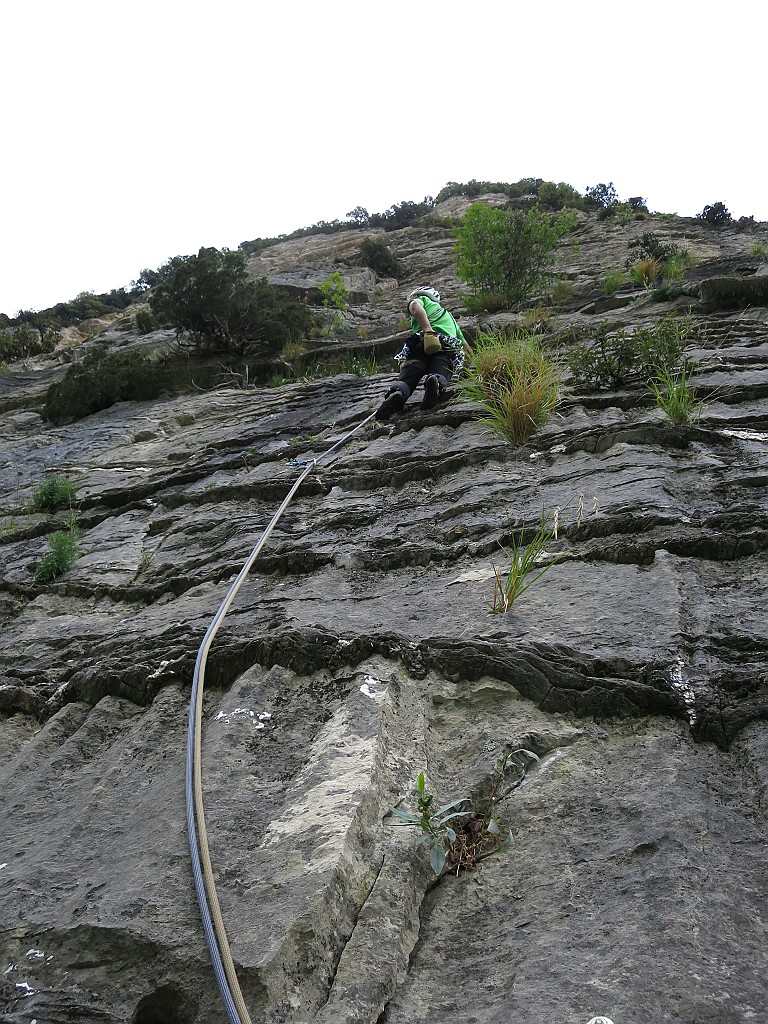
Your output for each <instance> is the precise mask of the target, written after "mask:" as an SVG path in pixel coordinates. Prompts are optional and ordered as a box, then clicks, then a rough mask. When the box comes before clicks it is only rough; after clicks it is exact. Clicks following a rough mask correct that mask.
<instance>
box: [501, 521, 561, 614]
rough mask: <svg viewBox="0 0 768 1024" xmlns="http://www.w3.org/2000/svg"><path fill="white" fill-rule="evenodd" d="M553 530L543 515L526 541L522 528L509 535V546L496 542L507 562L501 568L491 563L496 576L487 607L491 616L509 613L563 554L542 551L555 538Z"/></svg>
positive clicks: (554, 529) (554, 526) (553, 525)
mask: <svg viewBox="0 0 768 1024" xmlns="http://www.w3.org/2000/svg"><path fill="white" fill-rule="evenodd" d="M556 530H557V526H556V525H555V524H552V525H550V524H549V523H548V522H547V520H546V519H545V517H544V516H542V518H541V525H540V526H539V528H538V530H537V532H536V534H535V535H534V537H533V538H532V539H531V540H530V541H528V543H526V542H525V530H524V529H521V530H520V532H519V533H517V534H515V533H513V534H512V539H511V546H510V547H504V546H503V545H499V546H500V547H501V550H502V551H503V553H504V555H505V557H506V559H507V565H506V567H505V568H504V569H499V568H497V566H496V565H494V566H493V573H494V577H495V579H494V587H493V597H492V599H491V604H490V609H491V611H492V612H493V613H494V615H501V614H503V613H504V612H508V611H509V609H510V608H511V607H512V605H513V604H514V603H515V601H517V600H519V598H521V597H522V596H523V594H524V593H525V592H526V590H528V589H529V587H532V586H533V584H534V583H535V582H536V581H537V580H539V579H541V577H542V576H543V575H544V573H545V572H547V571H548V570H549V569H551V568H552V566H553V565H555V564H556V563H557V562H559V561H560V560H561V559H562V558H563V557H564V555H563V553H560V554H557V555H555V556H554V557H552V558H548V556H547V552H546V550H545V548H546V545H547V544H548V543H549V542H550V541H551V540H552V539H554V538H555V536H556Z"/></svg>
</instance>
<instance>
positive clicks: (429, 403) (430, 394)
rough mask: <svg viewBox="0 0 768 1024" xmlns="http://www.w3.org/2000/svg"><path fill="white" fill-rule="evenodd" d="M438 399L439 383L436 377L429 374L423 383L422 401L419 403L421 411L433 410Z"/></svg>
mask: <svg viewBox="0 0 768 1024" xmlns="http://www.w3.org/2000/svg"><path fill="white" fill-rule="evenodd" d="M439 397H440V381H439V380H438V379H437V375H436V374H434V373H431V374H430V375H429V377H427V379H426V380H425V381H424V399H423V401H422V403H421V408H422V409H434V407H435V406H436V405H437V400H438V398H439Z"/></svg>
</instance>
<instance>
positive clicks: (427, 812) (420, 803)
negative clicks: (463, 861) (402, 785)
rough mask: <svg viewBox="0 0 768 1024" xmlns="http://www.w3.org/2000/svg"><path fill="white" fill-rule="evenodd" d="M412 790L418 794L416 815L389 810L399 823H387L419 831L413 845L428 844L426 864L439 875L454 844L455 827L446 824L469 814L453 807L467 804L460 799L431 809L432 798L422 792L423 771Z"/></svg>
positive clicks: (465, 799) (424, 787) (423, 783)
mask: <svg viewBox="0 0 768 1024" xmlns="http://www.w3.org/2000/svg"><path fill="white" fill-rule="evenodd" d="M416 790H417V792H418V800H417V808H418V814H410V813H409V812H407V811H401V810H400V809H399V808H398V807H390V812H391V813H392V814H394V815H395V816H396V817H398V818H400V819H401V820H400V821H393V822H392V823H391V824H392V825H400V826H402V827H403V828H405V827H409V826H410V827H411V828H418V829H420V831H421V835H420V836H419V838H418V839H417V840H416V843H415V845H416V847H420V846H423V845H425V844H427V843H428V844H429V863H430V864H431V865H432V870H433V871H434V872H435V874H436V875H439V874H441V873H442V870H443V868H444V867H445V860H446V857H447V855H448V852H449V851H450V850H451V849H452V848H453V845H454V843H455V842H456V831H455V828H454V826H453V825H449V824H448V823H449V822H456V820H457V819H458V818H464V817H466V816H467V815H468V814H469V813H470V812H469V811H459V810H456V808H457V807H461V805H462V804H464V803H466V802H467V798H466V797H462V798H461V799H459V800H452V801H451V802H450V803H448V804H444V805H443V806H442V807H439V808H438V809H437V810H433V809H432V804H433V803H434V800H435V798H434V796H433V795H432V794H431V793H427V791H426V782H425V781H424V772H420V773H419V777H418V779H417V780H416Z"/></svg>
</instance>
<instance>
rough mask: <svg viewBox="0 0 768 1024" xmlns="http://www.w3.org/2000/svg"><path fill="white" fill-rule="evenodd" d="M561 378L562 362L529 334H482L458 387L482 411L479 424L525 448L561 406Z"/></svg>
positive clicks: (478, 338) (477, 340) (476, 341)
mask: <svg viewBox="0 0 768 1024" xmlns="http://www.w3.org/2000/svg"><path fill="white" fill-rule="evenodd" d="M561 373H562V369H561V366H560V364H559V362H558V361H557V360H556V359H553V358H552V357H551V356H550V355H549V354H547V353H546V352H545V351H544V349H543V347H542V345H541V342H540V341H539V339H538V338H536V337H535V336H534V335H532V334H530V333H528V332H524V331H518V332H515V333H513V334H511V335H504V334H479V335H478V336H477V338H476V339H475V343H474V351H473V355H472V359H471V360H470V362H469V365H468V366H467V367H466V370H465V377H464V378H463V379H462V380H461V381H459V384H458V387H459V390H460V391H461V392H462V393H463V394H464V395H465V396H466V397H467V398H470V399H471V400H472V401H475V402H477V403H478V404H479V405H480V406H481V407H482V408H483V410H484V412H485V415H484V416H483V417H482V418H481V420H480V422H481V423H484V424H485V425H486V426H488V427H491V429H493V430H496V431H498V432H499V433H500V434H502V435H503V436H504V437H506V438H507V440H508V441H511V442H512V444H522V443H523V442H524V441H525V440H526V439H527V438H528V437H530V435H531V434H533V433H534V431H536V430H538V428H539V427H541V426H543V425H544V424H545V423H546V422H547V420H548V419H549V417H550V416H551V415H552V413H553V411H554V410H555V408H556V407H557V405H558V403H559V401H560V378H561Z"/></svg>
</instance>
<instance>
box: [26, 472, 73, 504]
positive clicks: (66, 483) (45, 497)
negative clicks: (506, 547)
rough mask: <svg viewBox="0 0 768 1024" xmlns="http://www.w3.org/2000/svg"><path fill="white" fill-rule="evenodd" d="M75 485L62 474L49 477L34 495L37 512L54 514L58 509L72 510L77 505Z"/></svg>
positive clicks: (33, 500) (33, 501)
mask: <svg viewBox="0 0 768 1024" xmlns="http://www.w3.org/2000/svg"><path fill="white" fill-rule="evenodd" d="M75 494H76V490H75V485H74V484H73V483H72V481H71V480H68V479H67V477H65V476H63V475H62V474H61V473H54V474H53V475H52V476H49V477H47V478H46V479H45V480H44V481H43V483H41V484H40V486H39V487H38V488H37V490H36V491H35V493H34V494H33V495H32V506H33V508H34V509H35V511H36V512H54V511H55V510H56V509H57V508H71V507H72V505H74V503H75Z"/></svg>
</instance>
